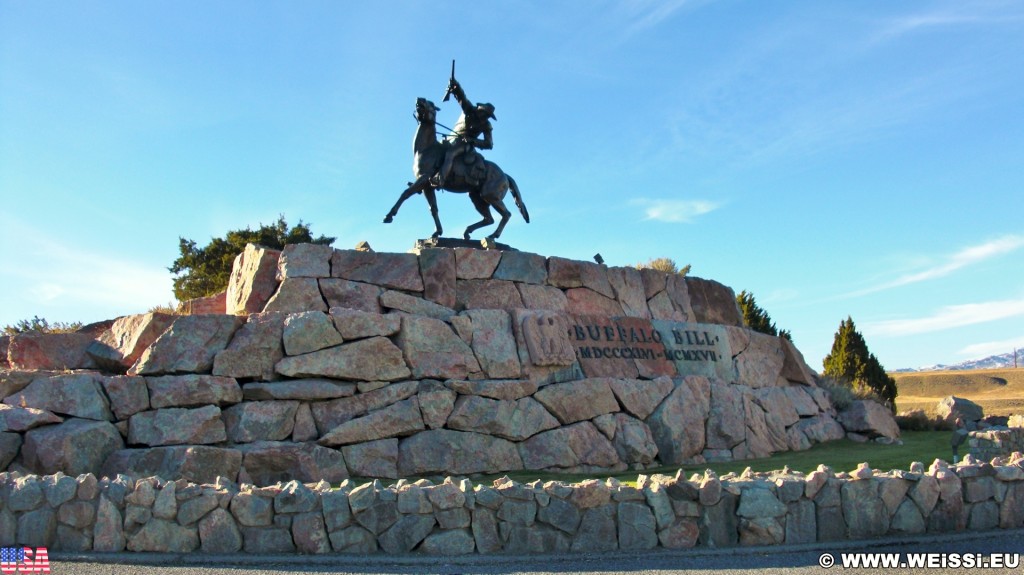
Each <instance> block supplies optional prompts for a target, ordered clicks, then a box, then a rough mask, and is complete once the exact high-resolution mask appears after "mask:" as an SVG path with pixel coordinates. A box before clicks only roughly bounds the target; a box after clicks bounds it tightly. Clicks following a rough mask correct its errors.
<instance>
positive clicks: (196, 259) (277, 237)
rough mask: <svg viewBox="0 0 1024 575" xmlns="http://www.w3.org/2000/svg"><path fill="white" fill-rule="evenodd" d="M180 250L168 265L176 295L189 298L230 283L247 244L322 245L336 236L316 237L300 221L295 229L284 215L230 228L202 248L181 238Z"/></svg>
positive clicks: (221, 287)
mask: <svg viewBox="0 0 1024 575" xmlns="http://www.w3.org/2000/svg"><path fill="white" fill-rule="evenodd" d="M178 241H179V245H178V249H179V250H180V252H181V255H180V256H178V259H176V260H174V263H173V264H172V265H171V267H169V268H167V269H168V270H170V272H171V273H173V274H178V275H177V277H175V278H174V297H175V298H177V300H178V301H185V300H189V299H193V298H197V297H205V296H208V295H212V294H215V293H217V292H219V291H221V290H223V289H225V288H227V286H228V280H229V279H230V276H231V265H232V264H233V263H234V261H235V257H236V256H237V255H238V254H240V253H241V252H242V251H244V250H245V245H246V244H250V243H251V244H257V245H261V246H263V247H267V248H272V249H276V250H280V249H283V248H284V246H286V245H288V244H302V243H311V244H320V245H327V246H329V245H331V244H332V243H334V238H330V237H327V236H320V237H318V238H314V237H313V234H312V232H311V231H310V229H309V225H307V224H304V223H302V220H299V223H298V224H296V225H295V227H293V228H289V227H288V222H286V221H285V219H284V215H281V216H280V217H278V219H277V222H275V223H274V224H272V225H263V224H260V227H259V229H257V230H255V231H254V230H251V229H249V228H245V229H244V230H232V231H229V232H228V233H227V234H226V235H225V236H224V237H223V238H213V239H211V240H210V243H209V244H207V245H206V246H204V247H202V248H197V247H196V242H194V241H192V240H189V239H185V238H178Z"/></svg>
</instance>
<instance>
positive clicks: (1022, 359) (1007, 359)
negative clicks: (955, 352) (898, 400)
mask: <svg viewBox="0 0 1024 575" xmlns="http://www.w3.org/2000/svg"><path fill="white" fill-rule="evenodd" d="M1012 367H1014V363H1013V352H1012V351H1011V352H1007V353H1004V354H1002V355H991V356H989V357H985V358H982V359H971V360H968V361H962V362H960V363H954V364H952V365H945V364H942V363H940V364H938V365H929V366H926V367H919V368H916V369H915V368H912V367H905V368H903V369H895V370H893V373H908V372H915V371H967V370H971V369H1006V368H1012ZM1017 367H1022V368H1024V349H1018V350H1017Z"/></svg>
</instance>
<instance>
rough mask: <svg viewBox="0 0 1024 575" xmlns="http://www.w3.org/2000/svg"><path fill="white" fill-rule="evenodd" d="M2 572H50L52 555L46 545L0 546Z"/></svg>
mask: <svg viewBox="0 0 1024 575" xmlns="http://www.w3.org/2000/svg"><path fill="white" fill-rule="evenodd" d="M0 572H2V573H3V574H4V575H7V574H8V573H49V572H50V557H49V554H48V553H47V552H46V547H37V548H36V549H35V551H33V550H32V548H31V547H0Z"/></svg>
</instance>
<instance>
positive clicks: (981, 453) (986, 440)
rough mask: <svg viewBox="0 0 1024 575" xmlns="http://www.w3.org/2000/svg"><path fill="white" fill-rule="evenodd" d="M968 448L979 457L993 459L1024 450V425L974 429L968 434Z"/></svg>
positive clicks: (969, 451)
mask: <svg viewBox="0 0 1024 575" xmlns="http://www.w3.org/2000/svg"><path fill="white" fill-rule="evenodd" d="M1018 422H1019V419H1018ZM967 450H968V453H970V454H971V455H973V456H974V457H976V458H978V459H991V458H993V457H1001V456H1004V455H1007V454H1009V453H1013V452H1014V451H1024V427H1010V428H1003V429H986V430H985V431H972V432H970V433H968V434H967Z"/></svg>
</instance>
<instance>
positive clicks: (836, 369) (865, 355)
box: [823, 317, 896, 408]
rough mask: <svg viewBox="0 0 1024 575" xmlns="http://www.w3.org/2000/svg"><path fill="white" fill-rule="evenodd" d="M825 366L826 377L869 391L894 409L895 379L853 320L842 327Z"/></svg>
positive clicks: (845, 322)
mask: <svg viewBox="0 0 1024 575" xmlns="http://www.w3.org/2000/svg"><path fill="white" fill-rule="evenodd" d="M823 363H824V375H826V376H829V377H832V378H835V379H836V380H838V381H840V382H842V383H844V384H845V385H849V386H850V387H852V388H853V389H854V390H859V391H869V390H870V391H871V392H872V393H874V394H875V395H877V396H878V397H879V398H881V399H882V401H884V402H886V403H887V404H888V405H889V407H890V408H895V406H896V403H895V402H896V380H895V379H893V378H892V377H889V374H887V373H886V372H885V368H884V367H882V364H881V363H880V362H879V361H878V358H877V357H875V354H873V353H870V352H869V351H868V345H867V343H866V342H865V341H864V336H862V335H861V334H860V332H858V331H857V326H856V325H854V323H853V318H851V317H847V318H846V319H845V320H843V321H842V322H841V323H840V324H839V330H838V331H836V335H835V340H834V341H833V342H832V352H831V353H829V354H828V355H827V356H825V361H824V362H823Z"/></svg>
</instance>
